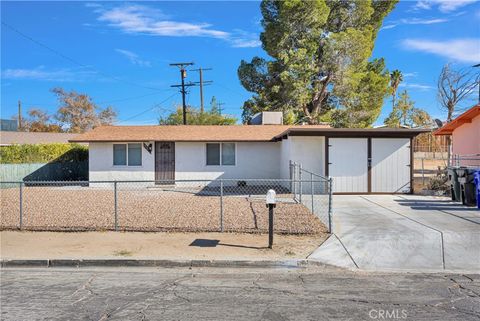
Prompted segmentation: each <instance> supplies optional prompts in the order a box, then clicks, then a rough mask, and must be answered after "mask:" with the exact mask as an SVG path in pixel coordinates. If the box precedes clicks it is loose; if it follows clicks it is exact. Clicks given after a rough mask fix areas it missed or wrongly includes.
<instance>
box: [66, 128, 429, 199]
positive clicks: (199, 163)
mask: <svg viewBox="0 0 480 321" xmlns="http://www.w3.org/2000/svg"><path fill="white" fill-rule="evenodd" d="M421 132H423V131H422V130H417V129H389V128H378V129H339V128H329V127H328V126H324V125H302V126H289V125H232V126H194V125H179V126H102V127H97V128H95V129H94V130H92V131H89V132H87V133H84V134H81V135H79V136H77V137H75V138H74V139H71V140H70V141H71V142H81V143H88V144H89V180H90V181H110V180H149V181H153V180H185V179H199V180H200V179H208V180H214V179H218V178H238V179H248V178H257V179H267V178H270V179H272V178H285V179H288V178H289V176H290V168H289V162H290V161H295V162H298V163H300V164H302V166H303V168H305V169H307V170H309V171H311V172H314V173H317V174H319V175H323V176H331V177H333V182H334V184H333V186H334V192H335V193H357V194H358V193H410V192H411V191H412V190H411V188H412V177H413V175H412V173H413V169H412V166H411V165H412V150H411V148H410V146H411V142H412V139H413V137H415V136H416V135H418V134H419V133H421Z"/></svg>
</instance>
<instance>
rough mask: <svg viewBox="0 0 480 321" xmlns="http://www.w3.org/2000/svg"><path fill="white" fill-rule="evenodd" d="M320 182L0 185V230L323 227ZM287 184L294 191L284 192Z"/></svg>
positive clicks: (325, 202) (325, 208) (294, 230)
mask: <svg viewBox="0 0 480 321" xmlns="http://www.w3.org/2000/svg"><path fill="white" fill-rule="evenodd" d="M328 184H329V183H328V180H327V181H325V180H323V179H317V178H315V177H313V179H310V180H308V179H302V181H297V180H295V179H217V180H175V181H75V182H72V181H69V182H39V181H36V182H0V194H1V195H0V196H1V213H2V214H1V219H0V228H1V229H22V230H45V231H88V230H122V231H185V232H187V231H206V232H207V231H230V232H267V231H268V209H267V208H266V205H265V195H266V193H267V191H268V190H269V189H273V190H275V191H276V193H277V207H276V209H275V220H274V222H275V232H277V233H291V234H313V233H321V232H327V231H329V227H330V215H329V208H330V206H329V205H330V201H331V196H329V191H330V188H329V185H328ZM292 187H293V188H295V190H294V191H292Z"/></svg>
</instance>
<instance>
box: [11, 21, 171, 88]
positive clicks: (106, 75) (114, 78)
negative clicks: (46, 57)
mask: <svg viewBox="0 0 480 321" xmlns="http://www.w3.org/2000/svg"><path fill="white" fill-rule="evenodd" d="M2 25H4V26H5V27H7V28H8V29H10V30H12V31H14V32H16V33H17V34H19V35H21V36H22V37H24V38H25V39H28V40H30V41H31V42H33V43H35V44H37V45H38V46H40V47H43V48H45V49H47V50H49V51H51V52H53V53H54V54H56V55H57V56H60V57H62V58H63V59H65V60H68V61H69V62H71V63H73V64H75V65H78V66H80V67H82V68H86V69H91V70H94V71H96V72H97V73H98V74H100V75H102V76H104V77H106V78H110V79H113V80H116V81H119V82H124V83H126V84H129V85H132V86H137V87H142V88H146V89H150V90H157V91H158V90H162V89H159V88H154V87H148V86H144V85H139V84H137V83H134V82H131V81H128V80H124V79H121V78H118V77H115V76H112V75H109V74H107V73H104V72H102V71H100V70H98V69H96V68H94V67H92V66H87V65H85V64H82V63H81V62H78V61H77V60H75V59H73V58H70V57H69V56H67V55H65V54H63V53H61V52H60V51H58V50H55V49H53V48H51V47H49V46H47V45H46V44H44V43H42V42H40V41H38V40H36V39H34V38H32V37H30V36H29V35H27V34H25V33H23V32H21V31H20V30H18V29H16V28H15V27H13V26H11V25H9V24H7V23H6V22H4V21H2Z"/></svg>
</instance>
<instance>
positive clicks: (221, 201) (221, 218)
mask: <svg viewBox="0 0 480 321" xmlns="http://www.w3.org/2000/svg"><path fill="white" fill-rule="evenodd" d="M220 232H223V179H220Z"/></svg>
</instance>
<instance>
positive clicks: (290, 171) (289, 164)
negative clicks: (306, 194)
mask: <svg viewBox="0 0 480 321" xmlns="http://www.w3.org/2000/svg"><path fill="white" fill-rule="evenodd" d="M288 170H289V174H290V175H289V178H290V191H292V192H293V188H294V187H293V164H292V160H289V161H288ZM294 198H295V197H294Z"/></svg>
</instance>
